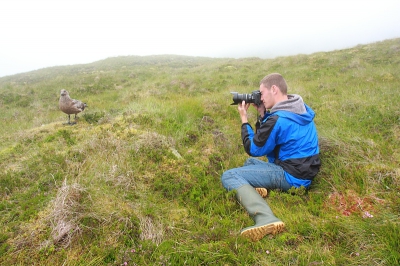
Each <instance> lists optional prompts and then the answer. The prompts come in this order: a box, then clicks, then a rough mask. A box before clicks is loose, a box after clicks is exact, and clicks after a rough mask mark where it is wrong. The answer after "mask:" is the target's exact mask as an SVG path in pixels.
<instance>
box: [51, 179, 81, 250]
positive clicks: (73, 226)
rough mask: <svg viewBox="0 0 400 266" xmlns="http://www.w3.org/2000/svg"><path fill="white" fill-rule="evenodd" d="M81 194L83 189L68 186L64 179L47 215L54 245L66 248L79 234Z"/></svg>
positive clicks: (76, 185) (76, 186) (77, 186)
mask: <svg viewBox="0 0 400 266" xmlns="http://www.w3.org/2000/svg"><path fill="white" fill-rule="evenodd" d="M83 192H84V188H82V187H81V186H80V185H79V184H77V183H73V184H72V185H68V184H67V180H66V179H65V180H64V182H63V184H62V186H61V188H60V189H59V190H58V193H57V196H56V198H55V199H54V200H53V202H52V208H51V212H50V214H49V215H48V219H49V221H50V224H51V228H52V230H51V238H52V240H53V243H54V244H57V245H62V246H64V247H67V246H69V244H70V243H71V241H72V239H73V238H74V237H75V236H76V235H78V234H79V233H80V232H81V228H80V227H79V219H80V217H81V215H82V209H83V207H82V205H81V199H82V194H83Z"/></svg>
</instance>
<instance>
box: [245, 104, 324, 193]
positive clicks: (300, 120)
mask: <svg viewBox="0 0 400 266" xmlns="http://www.w3.org/2000/svg"><path fill="white" fill-rule="evenodd" d="M300 99H301V97H300ZM301 101H302V99H301ZM303 104H304V103H303ZM304 107H305V112H304V113H302V114H296V113H293V112H290V111H284V110H278V111H274V112H272V113H266V114H265V116H264V118H263V119H262V121H260V122H258V123H257V125H256V128H257V133H254V131H253V128H252V127H251V126H250V124H248V123H244V124H243V125H242V140H243V145H244V149H245V151H246V152H247V153H248V154H249V155H250V156H254V157H260V156H267V158H268V161H269V162H271V163H275V164H277V165H280V166H281V167H282V168H283V170H284V171H285V177H286V180H287V181H288V183H289V184H291V185H292V186H294V187H300V186H304V187H308V186H310V184H311V181H312V180H313V178H314V177H315V176H316V175H317V173H318V171H319V168H320V165H321V162H320V159H319V147H318V135H317V130H316V127H315V124H314V121H313V119H314V117H315V113H314V111H313V110H312V109H311V108H310V107H308V106H307V105H306V104H304Z"/></svg>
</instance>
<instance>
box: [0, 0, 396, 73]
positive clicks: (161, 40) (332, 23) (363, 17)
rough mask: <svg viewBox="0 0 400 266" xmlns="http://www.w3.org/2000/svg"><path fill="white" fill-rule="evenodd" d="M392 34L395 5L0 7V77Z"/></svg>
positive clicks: (338, 45) (316, 1) (165, 0)
mask: <svg viewBox="0 0 400 266" xmlns="http://www.w3.org/2000/svg"><path fill="white" fill-rule="evenodd" d="M399 37H400V1H399V0H362V1H359V0H333V1H332V0H313V1H312V0H275V1H271V0H3V1H1V3H0V77H3V76H8V75H13V74H17V73H23V72H28V71H32V70H37V69H41V68H45V67H52V66H62V65H74V64H86V63H91V62H95V61H98V60H102V59H106V58H109V57H116V56H128V55H139V56H145V55H158V54H175V55H189V56H206V57H232V58H241V57H260V58H274V57H277V56H288V55H296V54H311V53H314V52H321V51H333V50H339V49H345V48H351V47H354V46H356V45H358V44H368V43H372V42H377V41H383V40H386V39H392V38H399Z"/></svg>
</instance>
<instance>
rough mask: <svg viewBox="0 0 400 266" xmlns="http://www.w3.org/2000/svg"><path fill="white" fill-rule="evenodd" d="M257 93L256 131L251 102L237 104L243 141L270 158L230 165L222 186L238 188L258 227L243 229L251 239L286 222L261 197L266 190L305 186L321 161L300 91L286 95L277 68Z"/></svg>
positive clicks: (311, 114)
mask: <svg viewBox="0 0 400 266" xmlns="http://www.w3.org/2000/svg"><path fill="white" fill-rule="evenodd" d="M259 98H260V99H259V101H260V102H259V103H256V104H253V105H254V106H255V107H256V108H257V111H258V113H259V115H260V119H259V121H258V122H257V123H256V131H254V130H253V128H252V127H251V126H250V124H249V123H248V120H247V110H248V108H249V106H250V103H249V102H246V101H245V100H243V101H241V102H240V103H239V104H238V110H239V114H240V118H241V119H242V140H243V145H244V149H245V151H246V152H247V153H248V154H249V155H250V156H254V157H261V156H267V158H268V162H265V161H262V160H258V159H256V158H249V159H248V160H247V161H246V162H245V164H244V166H242V167H239V168H234V169H230V170H228V171H226V172H224V173H223V175H222V177H221V181H222V184H223V186H224V187H225V188H226V189H227V190H228V191H230V190H233V189H234V190H236V191H237V193H236V197H237V199H238V201H239V202H240V203H241V204H242V205H243V207H244V208H245V209H246V210H247V212H248V213H249V215H250V216H252V218H253V219H254V222H255V225H254V226H250V227H247V228H244V229H243V230H242V231H241V235H242V236H245V237H248V238H250V239H251V240H253V241H258V240H260V239H261V238H263V237H264V236H265V235H267V234H276V233H279V232H281V231H282V230H283V229H284V227H285V224H284V223H283V222H282V221H281V220H280V219H278V218H277V217H275V216H274V214H273V213H272V211H271V209H270V208H269V206H268V204H267V203H266V201H265V200H264V199H263V197H265V196H266V195H267V193H268V192H267V189H280V190H282V191H288V190H289V189H290V188H291V187H301V186H304V187H306V188H307V187H309V186H310V184H311V181H312V180H313V178H314V177H315V176H316V175H317V173H318V171H319V168H320V165H321V163H320V159H319V147H318V136H317V130H316V127H315V124H314V122H313V119H314V116H315V113H314V111H313V110H312V109H311V108H310V107H308V106H307V105H306V104H305V103H304V102H303V99H302V98H301V97H300V96H299V95H295V94H287V84H286V81H285V79H284V78H283V77H282V76H281V75H280V74H278V73H273V74H270V75H267V76H266V77H264V78H263V79H262V80H261V82H260V94H259ZM234 100H235V98H234ZM253 103H254V101H253ZM257 104H258V105H257ZM267 110H270V111H267Z"/></svg>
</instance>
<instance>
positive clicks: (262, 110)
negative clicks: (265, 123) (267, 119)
mask: <svg viewBox="0 0 400 266" xmlns="http://www.w3.org/2000/svg"><path fill="white" fill-rule="evenodd" d="M253 106H254V107H255V108H256V109H257V112H258V114H259V115H260V116H261V117H264V115H265V106H264V103H260V105H258V106H257V105H255V104H254V103H253Z"/></svg>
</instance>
